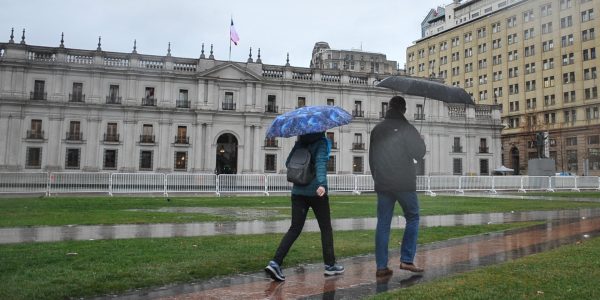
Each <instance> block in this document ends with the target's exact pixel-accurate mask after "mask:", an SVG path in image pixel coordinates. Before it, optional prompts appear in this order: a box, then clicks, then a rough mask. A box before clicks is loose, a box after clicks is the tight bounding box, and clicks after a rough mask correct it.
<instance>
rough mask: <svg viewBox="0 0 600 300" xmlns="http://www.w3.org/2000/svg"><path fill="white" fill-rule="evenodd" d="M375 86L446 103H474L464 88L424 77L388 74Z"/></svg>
mask: <svg viewBox="0 0 600 300" xmlns="http://www.w3.org/2000/svg"><path fill="white" fill-rule="evenodd" d="M377 86H378V87H384V88H388V89H392V90H394V91H398V92H400V93H403V94H407V95H414V96H423V97H426V98H430V99H435V100H440V101H443V102H447V103H461V104H472V105H474V104H475V103H474V102H473V99H471V96H470V95H469V94H468V93H467V92H466V91H465V90H464V89H462V88H458V87H453V86H447V85H445V84H442V83H439V82H437V81H432V80H428V79H424V78H416V77H407V76H390V77H387V78H385V79H383V80H382V81H380V82H379V83H378V84H377Z"/></svg>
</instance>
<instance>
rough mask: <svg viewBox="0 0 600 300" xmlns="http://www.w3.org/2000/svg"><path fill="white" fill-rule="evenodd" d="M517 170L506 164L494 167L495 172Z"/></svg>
mask: <svg viewBox="0 0 600 300" xmlns="http://www.w3.org/2000/svg"><path fill="white" fill-rule="evenodd" d="M514 171H515V170H513V169H511V168H507V167H505V166H500V167H498V168H496V169H494V172H514Z"/></svg>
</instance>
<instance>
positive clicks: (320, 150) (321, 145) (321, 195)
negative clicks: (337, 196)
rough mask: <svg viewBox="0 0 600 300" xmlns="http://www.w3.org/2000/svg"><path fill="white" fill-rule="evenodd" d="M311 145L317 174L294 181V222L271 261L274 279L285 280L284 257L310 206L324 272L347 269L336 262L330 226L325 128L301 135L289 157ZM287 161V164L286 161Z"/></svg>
mask: <svg viewBox="0 0 600 300" xmlns="http://www.w3.org/2000/svg"><path fill="white" fill-rule="evenodd" d="M301 146H304V147H308V149H309V151H310V153H311V158H312V161H313V162H314V167H315V173H316V176H315V178H314V179H313V180H312V181H311V182H310V183H309V184H307V185H305V186H300V185H297V184H294V186H293V187H292V223H291V225H290V228H289V229H288V231H287V233H286V234H285V235H284V236H283V238H282V239H281V242H280V243H279V247H278V248H277V251H275V256H274V257H273V260H271V261H270V262H269V264H268V265H267V267H265V271H266V272H267V274H269V276H271V278H272V279H273V280H276V281H284V280H285V276H284V275H283V272H282V271H281V265H282V264H283V259H284V258H285V256H286V255H287V253H288V251H289V250H290V248H291V247H292V245H293V244H294V242H295V241H296V239H297V238H298V236H300V233H301V232H302V228H303V227H304V222H305V221H306V215H307V214H308V209H309V208H312V210H313V212H314V214H315V217H316V218H317V222H318V223H319V228H320V229H321V246H322V250H323V261H324V262H325V275H328V276H329V275H338V274H342V273H343V272H344V267H343V266H341V265H339V264H336V261H335V254H334V250H333V230H332V228H331V213H330V211H331V210H330V208H329V196H328V195H327V161H328V160H329V152H330V150H331V146H330V142H329V140H327V139H326V138H325V133H324V132H317V133H310V134H305V135H301V136H299V137H298V141H296V144H295V145H294V148H293V149H292V151H291V152H290V155H289V156H288V159H287V161H289V160H290V157H291V156H292V153H294V150H295V149H296V148H298V147H301ZM287 161H286V165H287Z"/></svg>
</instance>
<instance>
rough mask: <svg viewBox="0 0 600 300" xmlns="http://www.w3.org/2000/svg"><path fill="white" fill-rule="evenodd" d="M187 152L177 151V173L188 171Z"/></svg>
mask: <svg viewBox="0 0 600 300" xmlns="http://www.w3.org/2000/svg"><path fill="white" fill-rule="evenodd" d="M187 161H188V154H187V151H175V167H174V169H175V171H187Z"/></svg>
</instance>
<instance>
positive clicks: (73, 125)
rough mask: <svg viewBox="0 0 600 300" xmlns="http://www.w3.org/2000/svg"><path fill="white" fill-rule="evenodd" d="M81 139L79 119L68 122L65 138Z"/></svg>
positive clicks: (71, 139)
mask: <svg viewBox="0 0 600 300" xmlns="http://www.w3.org/2000/svg"><path fill="white" fill-rule="evenodd" d="M82 139H83V136H82V133H81V123H80V122H79V121H71V122H69V131H68V132H67V140H70V141H80V140H82Z"/></svg>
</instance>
